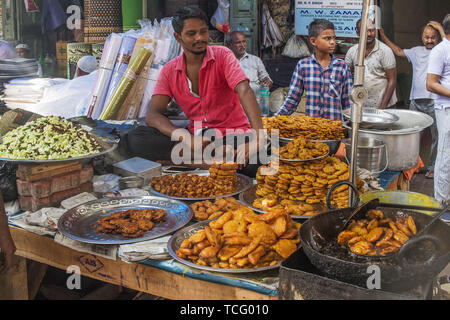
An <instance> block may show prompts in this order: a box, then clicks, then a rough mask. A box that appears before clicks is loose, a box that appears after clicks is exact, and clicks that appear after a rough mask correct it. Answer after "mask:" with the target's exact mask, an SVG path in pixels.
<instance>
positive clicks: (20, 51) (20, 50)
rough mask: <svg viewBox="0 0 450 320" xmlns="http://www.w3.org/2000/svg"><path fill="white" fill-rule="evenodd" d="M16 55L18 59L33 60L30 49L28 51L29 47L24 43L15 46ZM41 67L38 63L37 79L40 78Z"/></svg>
mask: <svg viewBox="0 0 450 320" xmlns="http://www.w3.org/2000/svg"><path fill="white" fill-rule="evenodd" d="M16 53H17V56H18V57H19V58H23V59H33V58H31V49H30V46H29V45H27V44H25V43H21V44H18V45H17V46H16ZM42 75H43V74H42V67H41V65H40V64H39V63H38V76H39V78H42Z"/></svg>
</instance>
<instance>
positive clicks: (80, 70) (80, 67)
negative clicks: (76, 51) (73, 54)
mask: <svg viewBox="0 0 450 320" xmlns="http://www.w3.org/2000/svg"><path fill="white" fill-rule="evenodd" d="M97 68H98V62H97V59H95V57H94V56H84V57H82V58H81V59H80V60H78V63H77V69H76V70H75V78H78V77H82V76H87V75H88V74H91V73H92V72H94V71H95V70H97Z"/></svg>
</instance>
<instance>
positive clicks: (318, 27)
mask: <svg viewBox="0 0 450 320" xmlns="http://www.w3.org/2000/svg"><path fill="white" fill-rule="evenodd" d="M330 29H332V30H334V24H333V23H332V22H331V21H328V20H325V19H316V20H314V21H313V22H311V24H310V25H309V27H308V36H309V37H310V38H313V37H317V36H318V35H319V34H320V33H321V32H322V31H324V30H330Z"/></svg>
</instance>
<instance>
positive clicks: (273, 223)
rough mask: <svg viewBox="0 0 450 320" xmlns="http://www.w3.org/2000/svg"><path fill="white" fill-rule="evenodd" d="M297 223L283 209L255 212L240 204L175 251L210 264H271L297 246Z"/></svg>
mask: <svg viewBox="0 0 450 320" xmlns="http://www.w3.org/2000/svg"><path fill="white" fill-rule="evenodd" d="M225 221H226V222H225ZM300 226H301V225H300V224H299V223H296V222H294V221H293V220H292V218H291V217H290V216H289V214H288V213H287V212H285V211H284V210H283V209H278V210H277V212H276V213H267V214H264V215H257V214H255V213H254V212H253V211H252V210H250V209H249V208H247V207H239V208H238V209H235V210H230V211H227V212H226V213H225V214H224V215H222V216H221V218H219V219H217V220H213V221H211V222H210V223H209V224H208V225H207V226H205V227H204V228H203V229H200V230H198V231H197V232H196V233H195V234H193V235H191V236H190V237H189V238H187V239H185V240H184V241H183V242H182V243H181V245H180V247H179V248H178V250H176V254H177V256H178V257H180V258H182V259H186V260H188V261H191V262H193V263H196V264H199V265H202V266H210V267H213V268H225V269H246V268H260V267H267V266H273V265H276V264H278V263H279V262H280V261H282V260H283V259H286V258H287V257H289V256H290V255H291V254H292V253H293V252H294V251H295V250H297V245H298V243H299V242H300V240H299V236H298V230H299V229H300ZM198 241H201V242H198ZM199 244H202V249H201V250H200V249H199V248H198V246H199Z"/></svg>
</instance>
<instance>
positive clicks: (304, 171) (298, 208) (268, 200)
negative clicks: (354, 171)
mask: <svg viewBox="0 0 450 320" xmlns="http://www.w3.org/2000/svg"><path fill="white" fill-rule="evenodd" d="M263 168H267V167H260V168H259V170H258V173H257V175H256V181H257V184H258V187H257V189H256V197H257V199H255V201H254V203H253V206H254V207H255V208H258V209H262V210H265V211H268V210H270V209H271V208H272V207H274V206H277V205H282V206H284V207H285V208H286V209H288V210H289V212H291V213H293V212H294V211H295V213H296V215H315V214H317V208H318V207H319V206H324V205H326V195H327V193H328V190H329V189H330V188H331V186H332V185H333V184H335V183H336V182H339V181H344V180H348V179H349V167H348V165H347V164H346V163H345V162H342V161H341V160H339V159H338V158H335V157H326V158H323V159H319V160H314V161H308V162H296V163H293V162H283V161H280V163H279V170H278V172H277V173H276V174H274V175H265V176H263V175H261V174H260V173H261V170H262V169H263ZM357 181H358V182H357V187H358V190H359V191H360V192H362V187H363V184H364V183H363V181H362V180H361V179H359V178H357ZM348 193H349V192H348V186H346V185H344V186H341V187H338V188H336V190H335V191H334V192H333V194H332V197H331V203H332V205H333V206H334V207H336V208H346V207H348ZM283 200H284V201H283ZM307 205H308V206H307ZM288 207H290V209H289V208H288ZM302 213H303V214H302Z"/></svg>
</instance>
